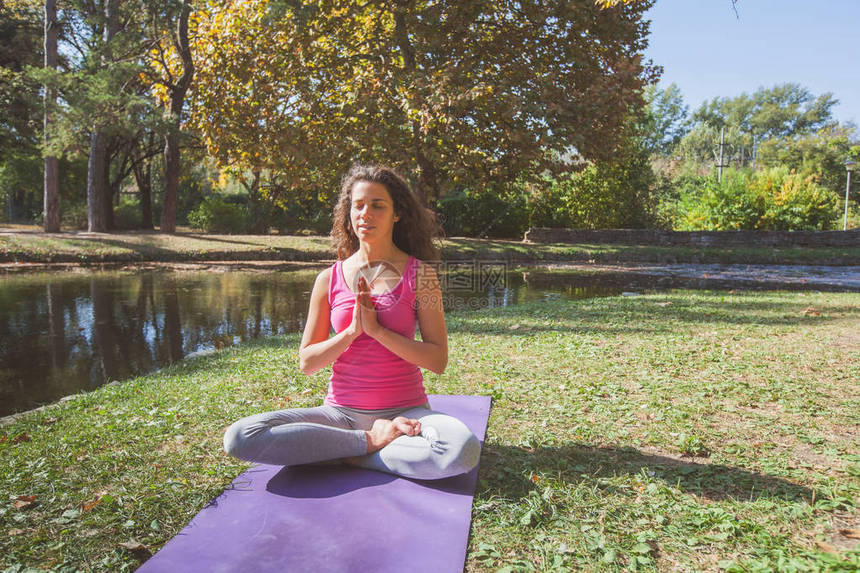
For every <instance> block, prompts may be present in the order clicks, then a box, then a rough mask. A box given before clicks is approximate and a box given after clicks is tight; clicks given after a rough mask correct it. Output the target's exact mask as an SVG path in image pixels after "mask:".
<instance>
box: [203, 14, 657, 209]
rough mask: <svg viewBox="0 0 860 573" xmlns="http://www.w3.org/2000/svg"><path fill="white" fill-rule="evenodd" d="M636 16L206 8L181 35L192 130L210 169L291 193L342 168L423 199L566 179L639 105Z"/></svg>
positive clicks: (641, 36)
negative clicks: (376, 166) (192, 74)
mask: <svg viewBox="0 0 860 573" xmlns="http://www.w3.org/2000/svg"><path fill="white" fill-rule="evenodd" d="M650 5H651V2H647V1H646V2H635V3H625V4H624V5H618V6H615V7H611V8H606V9H602V8H601V7H599V6H597V5H595V3H594V1H593V0H568V1H558V0H557V1H553V2H549V3H521V2H509V1H501V2H492V3H478V2H460V1H453V0H450V1H441V2H430V1H423V0H422V1H419V0H409V1H405V2H396V3H390V4H389V3H376V2H367V3H363V4H362V3H341V2H334V1H323V2H297V1H283V2H263V1H257V2H240V1H232V2H224V3H215V2H213V3H211V4H210V5H209V7H208V9H207V10H205V11H203V10H201V11H200V12H199V13H197V14H195V16H194V20H193V22H192V27H193V29H194V33H193V38H194V40H193V42H192V51H193V54H194V59H195V65H196V66H197V76H196V80H195V84H194V86H193V87H192V93H191V96H190V97H191V106H190V120H191V123H192V124H193V125H194V127H195V128H196V129H198V130H199V131H200V133H201V134H202V136H203V138H204V141H205V143H206V145H207V146H208V148H209V150H210V152H211V153H212V154H213V155H214V156H215V157H216V158H217V159H218V160H219V161H220V162H221V164H224V165H238V166H241V167H243V168H247V169H251V170H262V169H271V170H273V171H277V172H278V173H279V174H280V176H281V177H283V178H285V179H287V180H288V181H290V182H291V184H292V185H295V186H296V187H299V188H304V189H308V188H314V187H317V188H320V187H322V188H331V187H335V186H336V182H337V178H338V177H339V176H340V175H341V174H342V173H343V171H344V170H345V168H346V167H347V166H348V165H349V163H350V162H352V161H354V160H362V161H382V162H386V163H389V164H392V165H393V166H395V167H398V168H400V169H402V170H404V171H406V172H408V173H409V174H410V175H411V177H412V179H413V182H414V183H415V186H416V189H417V190H418V191H419V192H420V193H421V194H422V195H423V196H424V197H425V199H427V200H432V199H435V198H438V197H440V196H442V195H444V194H445V193H446V192H447V191H449V190H451V189H453V188H458V187H459V188H463V187H466V188H470V189H492V188H493V187H494V186H495V185H498V184H499V183H507V182H510V181H513V180H515V179H516V178H517V177H518V176H519V175H520V174H521V173H523V172H524V171H530V172H533V173H542V172H544V171H547V172H550V173H565V172H570V171H571V170H573V169H574V168H575V166H573V165H571V164H570V162H566V161H564V160H563V159H562V158H563V157H564V155H565V154H566V153H569V152H570V150H571V149H574V150H575V151H576V153H577V154H578V155H579V156H581V157H583V158H586V159H599V158H606V157H609V156H611V155H612V153H613V150H614V148H615V146H616V144H617V143H619V142H620V141H623V140H624V139H625V138H626V137H627V135H628V133H627V130H628V126H627V124H626V118H627V115H628V110H629V109H631V108H638V107H642V106H643V105H644V104H643V100H642V89H643V87H644V86H645V85H646V84H648V83H650V82H651V81H652V80H653V79H654V78H655V76H656V70H655V68H653V67H652V66H651V65H650V63H647V62H645V61H644V60H643V57H642V51H643V50H644V47H645V38H646V35H647V23H645V22H644V21H643V13H644V11H645V10H646V9H647V8H648V7H649V6H650ZM273 31H276V32H274V33H273Z"/></svg>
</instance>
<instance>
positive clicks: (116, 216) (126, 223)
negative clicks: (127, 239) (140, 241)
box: [113, 200, 143, 231]
mask: <svg viewBox="0 0 860 573" xmlns="http://www.w3.org/2000/svg"><path fill="white" fill-rule="evenodd" d="M142 221H143V217H142V216H141V214H140V203H138V202H137V201H126V200H124V201H122V202H121V203H120V204H119V206H117V207H114V210H113V224H114V227H115V228H116V229H119V230H122V231H127V230H131V229H140V226H141V222H142Z"/></svg>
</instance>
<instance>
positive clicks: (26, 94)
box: [0, 0, 43, 218]
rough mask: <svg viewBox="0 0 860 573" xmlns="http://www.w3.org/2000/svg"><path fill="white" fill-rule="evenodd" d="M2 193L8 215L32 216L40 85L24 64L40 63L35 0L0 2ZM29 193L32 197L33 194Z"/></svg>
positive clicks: (36, 200)
mask: <svg viewBox="0 0 860 573" xmlns="http://www.w3.org/2000/svg"><path fill="white" fill-rule="evenodd" d="M0 45H2V46H3V49H2V50H0V196H2V197H3V198H5V201H4V202H5V203H6V208H7V209H6V210H7V214H8V215H9V216H10V217H12V218H16V217H21V216H29V215H31V212H30V211H31V210H33V209H35V208H36V205H37V204H38V203H40V202H41V197H36V196H35V194H34V193H33V191H34V190H35V189H40V188H41V183H40V182H38V179H39V177H40V176H41V168H40V164H41V162H42V158H41V152H40V148H39V132H38V125H39V123H40V121H41V117H40V116H41V114H42V108H41V106H40V105H39V95H38V94H39V83H38V82H37V81H34V80H33V79H32V78H30V77H29V76H28V75H27V73H26V69H27V67H28V66H38V65H41V63H42V57H43V54H42V14H41V6H40V3H39V1H38V0H35V1H29V2H15V3H8V2H6V3H3V2H0ZM31 195H32V196H31Z"/></svg>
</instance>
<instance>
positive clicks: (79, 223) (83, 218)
mask: <svg viewBox="0 0 860 573" xmlns="http://www.w3.org/2000/svg"><path fill="white" fill-rule="evenodd" d="M39 224H41V215H40V216H39ZM60 226H61V227H63V228H66V229H74V230H76V231H83V230H85V229H86V228H87V204H86V203H72V204H71V205H63V204H62V203H61V204H60Z"/></svg>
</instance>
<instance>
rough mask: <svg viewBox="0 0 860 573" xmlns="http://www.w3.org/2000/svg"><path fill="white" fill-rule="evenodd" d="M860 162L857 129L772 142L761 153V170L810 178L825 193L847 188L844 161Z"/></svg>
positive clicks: (832, 129) (823, 131)
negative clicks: (787, 171) (778, 168)
mask: <svg viewBox="0 0 860 573" xmlns="http://www.w3.org/2000/svg"><path fill="white" fill-rule="evenodd" d="M848 158H853V159H854V160H855V161H857V160H858V159H860V139H858V137H857V130H856V129H855V128H854V127H849V126H843V125H833V126H827V127H823V128H821V129H819V130H818V131H816V132H814V133H810V134H808V135H804V136H801V137H779V138H772V139H769V140H767V141H765V142H763V143H762V144H761V146H760V147H759V150H758V162H759V164H761V165H762V166H768V167H776V166H785V167H788V168H789V169H793V170H795V171H797V172H802V173H806V174H811V175H814V176H815V177H816V179H817V180H818V182H819V183H820V184H821V185H822V186H823V187H824V188H826V189H831V190H834V191H839V190H841V189H844V186H845V160H846V159H848Z"/></svg>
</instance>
